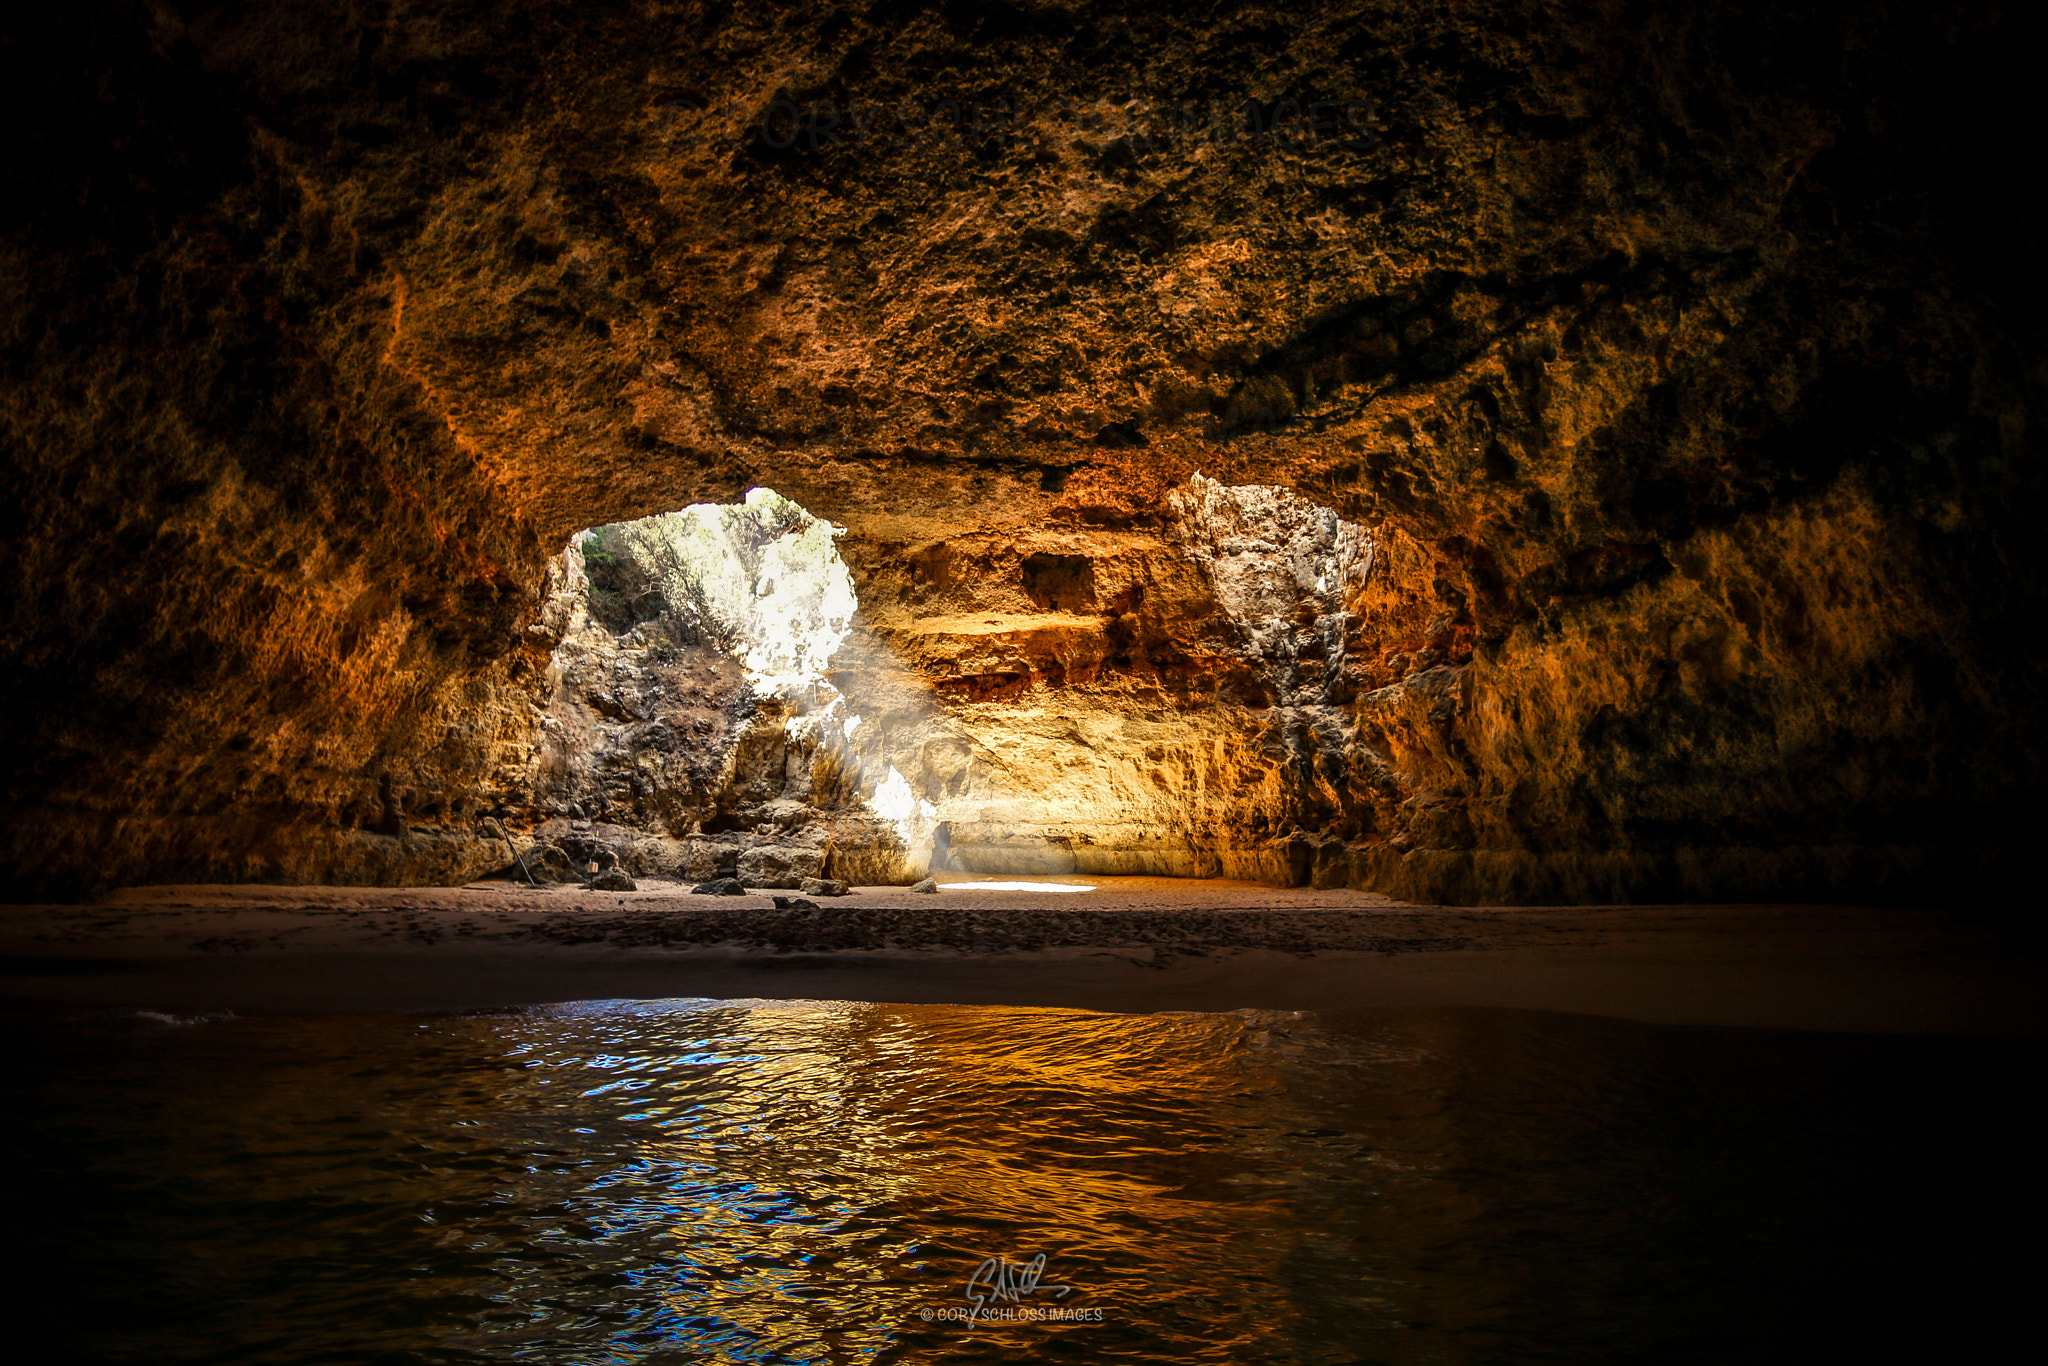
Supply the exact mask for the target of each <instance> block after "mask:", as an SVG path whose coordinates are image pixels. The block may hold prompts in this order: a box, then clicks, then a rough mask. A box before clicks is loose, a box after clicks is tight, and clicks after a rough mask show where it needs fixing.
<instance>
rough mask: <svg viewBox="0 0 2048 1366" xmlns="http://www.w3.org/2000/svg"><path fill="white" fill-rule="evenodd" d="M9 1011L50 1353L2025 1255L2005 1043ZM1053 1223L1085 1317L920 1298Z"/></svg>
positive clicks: (917, 1330) (1075, 1335) (1631, 1311)
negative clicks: (2016, 1240)
mask: <svg viewBox="0 0 2048 1366" xmlns="http://www.w3.org/2000/svg"><path fill="white" fill-rule="evenodd" d="M7 1028H8V1029H9V1031H10V1041H11V1044H12V1047H11V1049H10V1050H9V1057H10V1070H11V1073H12V1077H11V1083H10V1084H11V1093H12V1095H13V1096H14V1097H15V1099H16V1100H17V1101H18V1102H19V1103H21V1104H22V1105H23V1106H25V1107H26V1115H27V1119H26V1120H23V1121H17V1122H16V1123H15V1124H13V1125H12V1126H10V1131H9V1135H8V1139H7V1149H8V1156H9V1162H10V1167H9V1169H10V1172H11V1173H12V1178H11V1180H10V1190H9V1194H8V1207H7V1213H8V1215H9V1228H10V1232H11V1235H12V1239H13V1241H14V1243H15V1247H16V1249H17V1252H26V1253H27V1254H28V1260H29V1261H30V1262H31V1263H32V1264H33V1269H32V1270H30V1271H28V1272H27V1273H26V1274H25V1275H24V1273H22V1272H17V1273H16V1274H15V1289H16V1291H18V1292H19V1291H22V1290H27V1291H28V1292H29V1293H28V1296H27V1298H26V1301H25V1303H24V1306H23V1308H22V1309H21V1310H19V1311H17V1313H16V1315H15V1319H14V1321H15V1323H16V1324H17V1325H18V1326H20V1327H21V1328H22V1329H23V1330H24V1331H28V1330H29V1329H31V1328H32V1329H33V1330H34V1332H35V1333H37V1334H39V1335H40V1336H41V1337H42V1339H43V1340H44V1343H45V1346H44V1347H43V1348H41V1349H40V1350H41V1351H42V1352H43V1353H44V1355H43V1356H42V1358H41V1359H45V1360H50V1361H65V1362H89V1361H107V1362H137V1363H174V1362H221V1363H228V1362H295V1363H297V1362H304V1363H322V1364H323V1366H324V1364H326V1363H352V1362H373V1361H376V1362H385V1361H389V1362H412V1361H418V1362H491V1361H533V1362H563V1363H570V1362H575V1363H585V1362H588V1363H598V1362H747V1363H770V1362H865V1361H977V1362H979V1361H999V1362H1001V1361H1027V1360H1029V1361H1040V1360H1072V1361H1110V1362H1113V1361H1172V1362H1196V1361H1217V1362H1269V1361H1270V1362H1324V1361H1328V1362H1359V1361H1387V1362H1404V1363H1406V1362H1417V1363H1420V1362H1466V1361H1645V1362H1681V1361H1756V1360H1765V1359H1768V1360H1777V1359H1784V1360H1830V1359H1832V1360H1847V1359H1850V1358H1849V1357H1848V1356H1845V1355H1844V1353H1845V1352H1848V1351H1850V1350H1851V1349H1852V1348H1854V1349H1857V1350H1861V1349H1860V1348H1859V1347H1858V1344H1864V1345H1868V1344H1887V1345H1890V1346H1899V1345H1901V1344H1903V1343H1906V1342H1909V1341H1910V1342H1914V1343H1925V1344H1928V1345H1931V1346H1935V1347H1945V1348H1950V1349H1954V1350H1957V1351H1963V1350H1966V1349H1967V1348H1968V1344H1969V1343H1970V1341H1971V1340H1972V1338H1973V1337H1974V1336H1976V1335H1979V1334H1987V1333H1990V1332H1991V1331H1992V1326H1993V1325H1994V1324H1995V1323H1996V1322H1997V1321H1998V1320H1999V1319H2000V1317H2001V1316H2002V1315H2003V1314H2005V1313H2008V1312H2017V1306H2019V1305H2021V1304H2024V1303H2027V1302H2029V1301H2030V1300H2031V1297H2032V1294H2033V1291H2032V1289H2031V1286H2032V1280H2031V1276H2032V1273H2033V1268H2032V1267H2031V1265H2030V1263H2029V1261H2028V1259H2027V1258H2025V1257H2024V1256H2020V1255H2017V1254H2015V1253H2014V1252H2012V1251H2009V1250H2007V1247H2008V1245H2007V1244H2006V1243H2005V1242H2004V1241H2003V1240H2004V1238H2005V1237H2006V1236H2007V1235H2008V1234H2018V1233H2024V1234H2025V1236H2027V1237H2029V1238H2031V1237H2032V1236H2033V1226H2034V1223H2035V1220H2036V1217H2037V1215H2038V1214H2039V1212H2040V1200H2039V1194H2040V1182H2039V1178H2038V1177H2037V1176H2036V1175H2035V1174H2034V1166H2035V1164H2034V1162H2033V1159H2032V1155H2031V1147H2032V1145H2031V1144H2030V1143H2028V1142H2026V1141H2025V1140H2024V1138H2023V1133H2024V1131H2025V1130H2026V1128H2027V1126H2026V1125H2025V1124H2024V1123H2022V1119H2023V1116H2024V1115H2026V1114H2027V1113H2030V1111H2031V1104H2030V1101H2029V1100H2028V1099H2027V1098H2026V1097H2025V1094H2024V1093H2025V1091H2026V1090H2027V1089H2028V1088H2029V1087H2030V1085H2031V1080H2030V1079H2031V1077H2032V1076H2033V1075H2034V1074H2035V1064H2036V1061H2037V1058H2038V1052H2039V1050H2038V1048H2037V1047H2036V1046H2034V1045H2032V1044H2023V1043H1994V1042H1982V1041H1933V1040H1907V1039H1884V1038H1865V1037H1852V1036H1832V1035H1802V1034H1791V1033H1780V1032H1775V1031H1763V1030H1720V1029H1688V1028H1672V1027H1653V1026H1645V1025H1636V1024H1627V1023H1622V1022H1615V1021H1605V1020H1594V1019H1588V1018H1582V1017H1576V1016H1560V1015H1538V1014H1528V1013H1520V1012H1510V1011H1435V1012H1426V1013H1417V1014H1409V1015H1399V1016H1363V1015H1361V1016H1358V1017H1338V1016H1293V1015H1270V1014H1251V1013H1240V1014H1227V1015H1189V1014H1182V1015H1105V1014H1093V1013H1088V1012H1082V1011H1066V1010H1030V1009H1004V1008H994V1007H946V1006H886V1005H860V1004H845V1003H835V1002H719V1001H660V1002H603V1003H583V1004H577V1005H568V1006H560V1007H554V1008H548V1009H539V1010H528V1011H520V1012H514V1013H503V1014H489V1015H465V1016H400V1015H380V1016H340V1015H329V1016H319V1017H290V1018H276V1017H271V1018H228V1017H224V1018H214V1019H208V1018H205V1017H191V1016H187V1017H177V1016H158V1015H149V1014H137V1013H133V1012H128V1013H114V1012H103V1013H98V1014H72V1015H69V1016H64V1017H61V1018H53V1017H39V1018H27V1017H17V1018H14V1019H11V1020H9V1021H8V1022H7ZM2013 1246H2017V1245H2016V1244H2014V1245H2013ZM1040 1254H1043V1255H1044V1256H1045V1257H1046V1259H1047V1260H1046V1263H1045V1267H1044V1272H1043V1280H1042V1282H1041V1284H1040V1288H1039V1289H1037V1290H1036V1292H1035V1293H1031V1294H1028V1295H1024V1296H1022V1297H1021V1298H1020V1299H1018V1300H1017V1301H1015V1302H1014V1303H1015V1304H1016V1305H1017V1306H1019V1307H1024V1308H1038V1307H1053V1308H1057V1309H1059V1310H1061V1311H1062V1312H1065V1313H1068V1314H1069V1315H1070V1316H1071V1318H1073V1319H1077V1320H1080V1321H1068V1322H1060V1323H1045V1322H1033V1323H1018V1322H998V1321H991V1319H989V1318H988V1317H986V1316H984V1317H983V1319H982V1320H981V1321H980V1322H979V1323H977V1324H974V1325H972V1326H970V1325H969V1324H967V1323H965V1322H962V1321H960V1320H959V1318H958V1317H946V1316H954V1315H958V1314H959V1313H961V1312H962V1311H964V1310H966V1309H967V1308H968V1307H969V1306H970V1304H971V1301H970V1299H969V1297H968V1296H969V1281H970V1278H971V1277H973V1276H974V1274H975V1272H976V1270H977V1268H978V1267H980V1266H981V1265H982V1264H983V1263H984V1262H985V1260H986V1259H989V1258H1008V1259H1011V1260H1013V1261H1014V1262H1020V1263H1021V1262H1028V1261H1029V1260H1030V1259H1031V1258H1033V1257H1035V1256H1038V1255H1040ZM1055 1285H1058V1286H1066V1287H1070V1288H1069V1289H1068V1291H1067V1293H1066V1294H1065V1295H1063V1296H1062V1295H1058V1294H1057V1293H1056V1292H1055V1290H1054V1289H1053V1287H1054V1286H1055ZM986 1290H987V1287H986V1286H985V1285H983V1286H977V1293H984V1294H985V1293H986ZM990 1303H991V1304H992V1305H1000V1306H1001V1307H1008V1306H1009V1303H1010V1302H999V1301H995V1300H990ZM1867 1359H1876V1358H1867Z"/></svg>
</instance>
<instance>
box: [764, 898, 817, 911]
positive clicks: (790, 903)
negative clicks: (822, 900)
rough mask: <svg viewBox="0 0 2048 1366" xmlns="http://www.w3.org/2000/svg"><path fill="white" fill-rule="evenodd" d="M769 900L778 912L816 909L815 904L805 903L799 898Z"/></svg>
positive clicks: (813, 902)
mask: <svg viewBox="0 0 2048 1366" xmlns="http://www.w3.org/2000/svg"><path fill="white" fill-rule="evenodd" d="M769 900H771V901H773V902H774V903H775V909H776V910H778V911H815V910H817V909H818V903H817V902H815V901H807V900H805V899H804V898H803V897H800V896H777V897H770V898H769Z"/></svg>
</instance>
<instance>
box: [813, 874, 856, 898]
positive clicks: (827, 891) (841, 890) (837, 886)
mask: <svg viewBox="0 0 2048 1366" xmlns="http://www.w3.org/2000/svg"><path fill="white" fill-rule="evenodd" d="M800 890H801V891H802V892H803V894H804V895H805V896H850V895H852V893H853V888H851V887H849V886H847V885H846V884H845V883H843V882H841V881H840V880H839V879H838V878H831V877H807V878H805V879H804V882H803V886H802V888H801V889H800Z"/></svg>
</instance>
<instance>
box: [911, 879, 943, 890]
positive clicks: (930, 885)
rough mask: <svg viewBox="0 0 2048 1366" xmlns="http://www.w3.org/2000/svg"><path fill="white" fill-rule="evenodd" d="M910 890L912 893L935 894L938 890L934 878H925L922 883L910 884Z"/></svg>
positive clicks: (936, 881)
mask: <svg viewBox="0 0 2048 1366" xmlns="http://www.w3.org/2000/svg"><path fill="white" fill-rule="evenodd" d="M910 890H911V891H913V892H936V891H938V890H939V884H938V880H937V879H936V878H926V879H925V880H924V881H922V882H913V883H911V884H910Z"/></svg>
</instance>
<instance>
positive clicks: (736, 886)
mask: <svg viewBox="0 0 2048 1366" xmlns="http://www.w3.org/2000/svg"><path fill="white" fill-rule="evenodd" d="M690 892H691V894H692V895H694V896H745V895H746V894H747V889H746V886H745V884H743V883H742V882H741V881H740V880H739V879H738V878H736V877H721V878H715V879H713V880H712V881H710V882H700V883H698V884H697V885H696V886H694V887H692V888H691V889H690Z"/></svg>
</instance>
